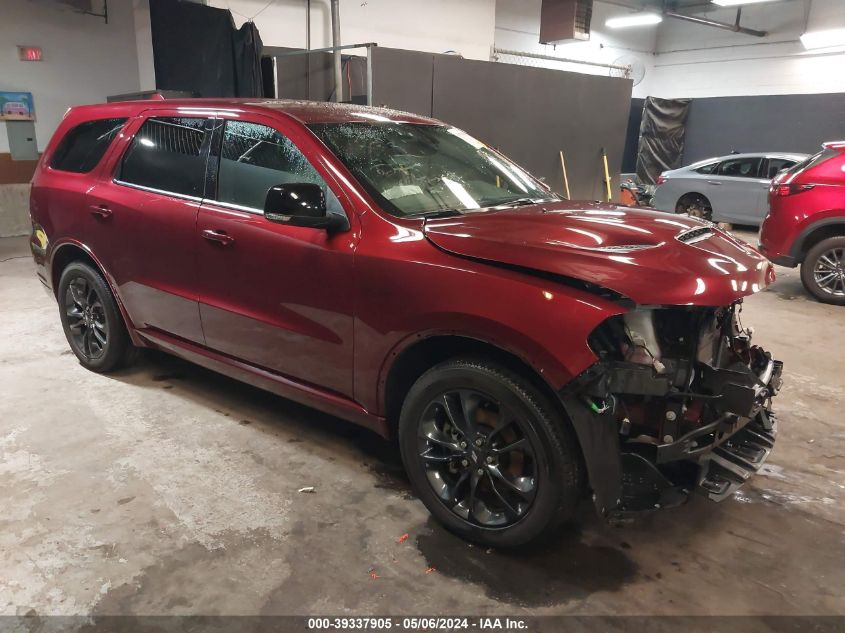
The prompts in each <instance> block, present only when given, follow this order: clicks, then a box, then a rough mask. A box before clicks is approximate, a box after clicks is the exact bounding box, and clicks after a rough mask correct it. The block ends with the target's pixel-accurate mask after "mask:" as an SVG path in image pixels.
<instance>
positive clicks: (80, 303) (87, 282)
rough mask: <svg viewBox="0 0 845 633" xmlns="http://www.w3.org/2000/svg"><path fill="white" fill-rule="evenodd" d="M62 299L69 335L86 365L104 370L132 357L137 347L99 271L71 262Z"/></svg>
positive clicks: (63, 282) (62, 284)
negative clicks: (132, 341) (133, 343)
mask: <svg viewBox="0 0 845 633" xmlns="http://www.w3.org/2000/svg"><path fill="white" fill-rule="evenodd" d="M58 301H59V313H60V316H61V319H62V327H63V328H64V331H65V336H66V337H67V341H68V343H69V344H70V348H71V350H72V351H73V353H74V354H76V357H77V358H78V359H79V362H80V364H81V365H82V366H83V367H85V368H86V369H90V370H91V371H96V372H101V373H102V372H108V371H112V370H114V369H118V368H120V367H121V366H123V365H124V364H126V363H128V362H129V361H130V360H131V359H132V357H133V355H134V354H133V352H135V350H136V348H135V347H134V346H133V345H132V343H131V341H130V340H129V334H128V333H127V332H126V326H125V325H124V323H123V318H122V316H121V314H120V310H119V309H118V307H117V302H116V301H115V298H114V295H112V293H111V290H110V289H109V287H108V284H107V283H106V281H105V279H103V276H102V275H101V274H100V273H99V271H97V270H96V269H95V268H93V267H91V266H89V265H88V264H85V263H83V262H73V263H71V264H69V265H68V266H67V268H65V269H64V271H63V272H62V276H61V279H60V280H59V289H58Z"/></svg>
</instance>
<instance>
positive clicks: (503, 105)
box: [372, 47, 632, 200]
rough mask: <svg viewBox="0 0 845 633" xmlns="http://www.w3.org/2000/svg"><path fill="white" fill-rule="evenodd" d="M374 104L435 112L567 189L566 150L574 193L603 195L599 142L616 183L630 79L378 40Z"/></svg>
mask: <svg viewBox="0 0 845 633" xmlns="http://www.w3.org/2000/svg"><path fill="white" fill-rule="evenodd" d="M372 66H373V100H374V103H375V104H376V105H385V106H388V107H391V108H397V109H400V110H407V111H410V112H414V113H417V114H423V115H426V116H434V117H435V118H438V119H442V120H444V121H446V122H448V123H452V124H454V125H456V126H457V127H460V128H463V129H465V130H466V131H467V132H469V133H471V134H473V135H474V136H476V137H478V138H479V139H481V140H482V141H484V142H486V143H487V144H488V145H491V146H494V147H497V148H498V149H500V150H501V151H502V152H504V153H505V154H507V155H508V156H510V157H512V158H513V159H514V160H516V161H517V162H519V163H520V164H521V165H523V166H524V167H526V168H527V169H528V170H529V171H531V172H532V173H533V174H534V175H535V176H538V177H541V178H544V179H545V181H546V182H547V183H548V184H549V185H550V186H551V187H552V188H553V189H554V190H555V191H557V192H559V193H564V183H563V175H562V170H561V161H560V152H561V151H562V152H563V154H564V158H565V160H566V166H567V171H568V176H569V186H570V190H571V194H572V197H573V198H581V199H591V200H598V199H603V198H604V197H605V181H604V167H603V161H602V149H604V151H605V152H606V154H607V159H608V163H609V165H610V174H611V179H612V182H611V191H612V192H613V196H614V198H616V196H617V192H618V190H619V182H618V174H619V172H620V168H621V165H622V154H623V149H624V146H625V132H626V128H627V124H628V115H629V111H630V105H631V89H632V82H631V80H630V79H625V78H617V77H603V76H597V75H587V74H582V73H572V72H564V71H559V70H550V69H546V68H529V67H525V66H518V65H513V64H506V63H497V62H483V61H475V60H468V59H463V58H461V57H456V56H452V55H433V54H431V53H421V52H416V51H406V50H400V49H390V48H383V47H378V48H376V49H374V51H373V57H372Z"/></svg>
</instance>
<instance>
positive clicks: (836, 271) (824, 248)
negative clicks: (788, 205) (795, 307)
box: [801, 236, 845, 306]
mask: <svg viewBox="0 0 845 633" xmlns="http://www.w3.org/2000/svg"><path fill="white" fill-rule="evenodd" d="M801 283H803V284H804V288H806V289H807V292H809V293H810V294H811V295H813V296H814V297H815V298H816V299H818V300H819V301H821V302H822V303H831V304H833V305H838V306H843V305H845V236H839V237H829V238H827V239H826V240H822V241H821V242H819V243H818V244H816V245H815V246H814V247H813V248H811V249H810V251H809V252H808V253H807V256H806V257H804V261H803V262H801Z"/></svg>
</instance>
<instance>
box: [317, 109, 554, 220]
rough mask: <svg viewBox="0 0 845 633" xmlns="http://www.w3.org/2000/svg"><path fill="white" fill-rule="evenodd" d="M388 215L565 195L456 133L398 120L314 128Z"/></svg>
mask: <svg viewBox="0 0 845 633" xmlns="http://www.w3.org/2000/svg"><path fill="white" fill-rule="evenodd" d="M309 128H310V129H311V130H312V131H313V132H314V133H315V134H316V135H317V136H318V137H319V138H320V140H322V141H323V142H324V143H325V144H326V145H327V146H328V147H329V149H331V150H332V152H334V153H335V154H336V155H337V157H338V158H339V159H340V160H341V161H342V162H343V163H344V164H345V165H346V167H347V168H348V169H349V171H351V172H352V174H353V175H354V176H355V178H357V179H358V181H359V182H360V183H361V185H362V186H363V187H364V188H365V189H367V191H368V192H369V193H370V195H371V196H373V197H374V198H375V199H376V201H377V202H378V203H379V204H380V205H381V206H382V208H384V210H385V211H388V212H389V213H392V214H394V215H398V216H415V215H434V214H449V213H454V214H458V213H468V212H471V211H473V210H478V209H485V208H489V207H496V206H503V205H518V204H530V203H532V202H540V201H544V200H550V199H554V200H557V199H558V197H557V196H556V195H555V194H553V193H552V192H550V191H548V190H547V189H546V188H545V187H543V185H541V184H540V183H539V182H537V181H536V180H535V179H534V178H532V177H531V176H530V175H529V174H528V173H527V172H526V171H524V170H523V169H521V168H519V167H517V166H516V165H514V164H513V163H512V162H510V161H509V160H507V159H506V158H504V157H503V156H501V155H500V154H498V153H496V152H494V151H493V150H491V149H490V148H488V147H487V146H486V145H484V144H483V143H481V142H480V141H477V140H476V139H474V138H472V137H471V136H470V135H469V134H467V133H466V132H462V131H461V130H458V129H457V128H451V127H444V126H440V125H418V124H412V123H397V122H392V121H391V122H373V123H370V122H361V123H359V122H354V123H321V124H312V125H310V126H309Z"/></svg>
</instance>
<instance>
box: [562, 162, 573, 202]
mask: <svg viewBox="0 0 845 633" xmlns="http://www.w3.org/2000/svg"><path fill="white" fill-rule="evenodd" d="M560 168H561V170H563V186H564V188H565V189H566V199H567V200H571V199H572V197H571V196H570V195H569V177H568V176H567V175H566V161H565V160H563V150H561V151H560Z"/></svg>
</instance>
